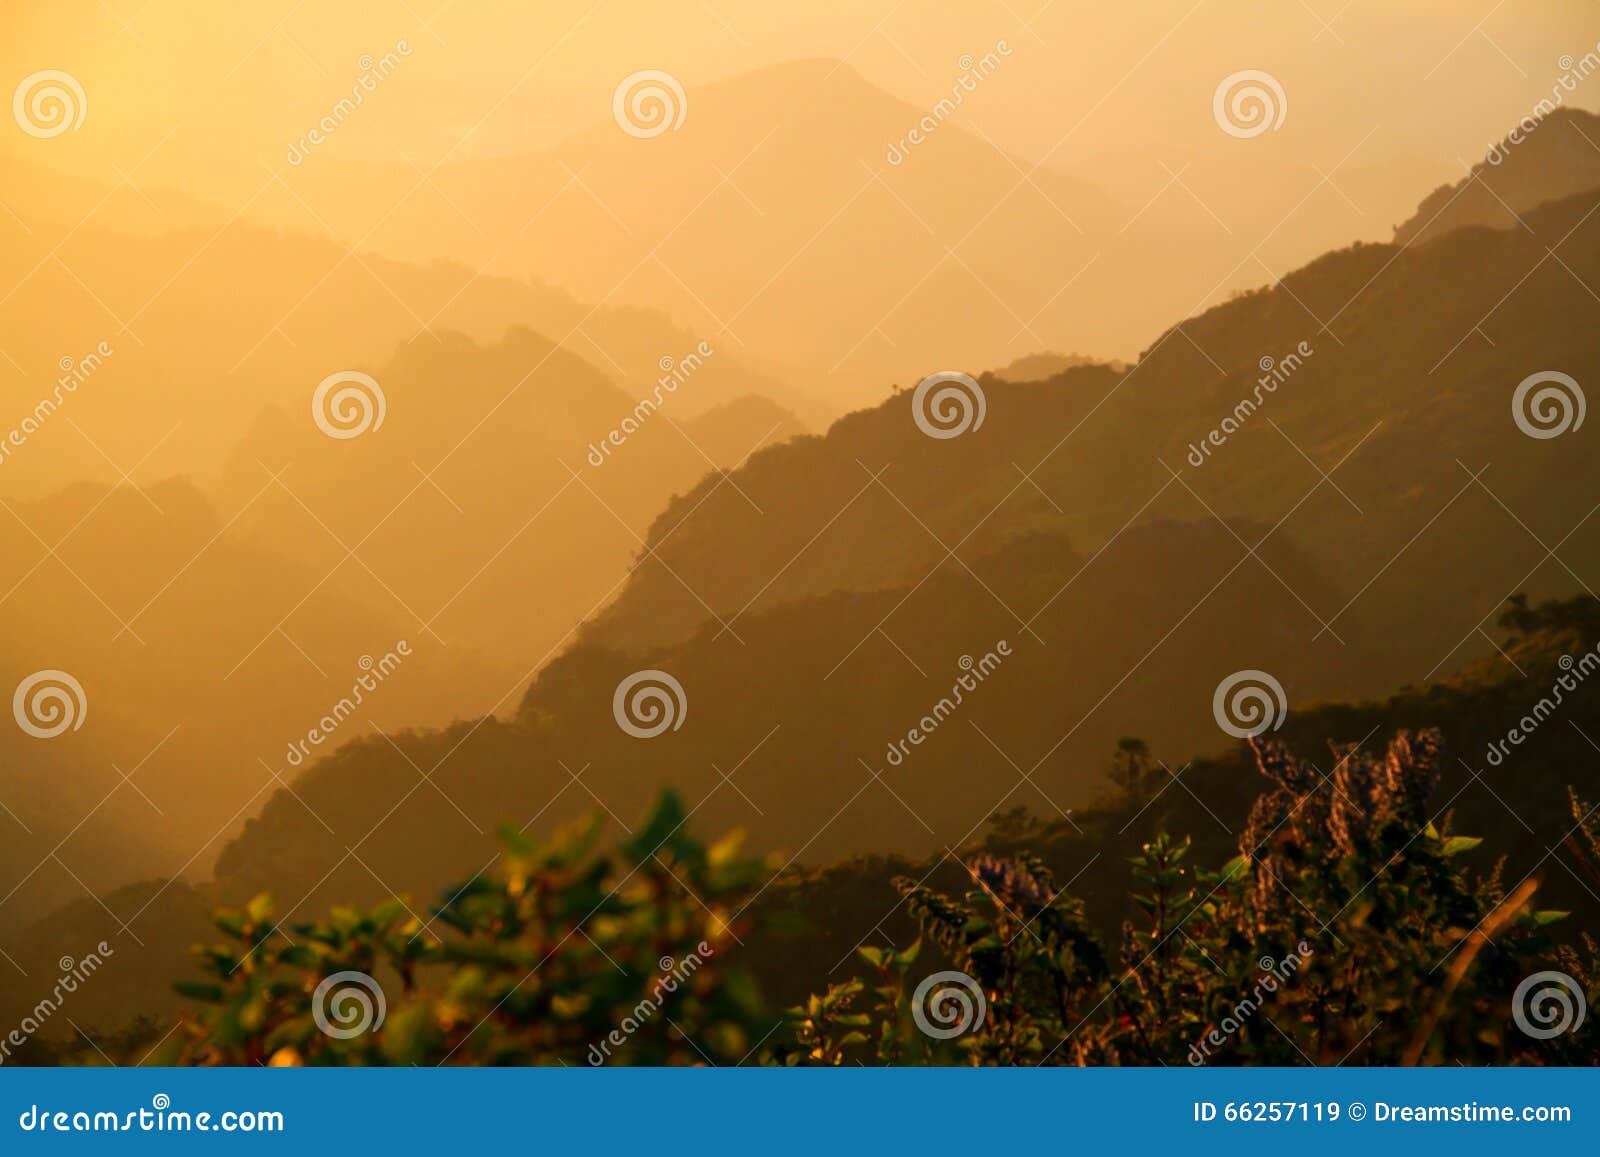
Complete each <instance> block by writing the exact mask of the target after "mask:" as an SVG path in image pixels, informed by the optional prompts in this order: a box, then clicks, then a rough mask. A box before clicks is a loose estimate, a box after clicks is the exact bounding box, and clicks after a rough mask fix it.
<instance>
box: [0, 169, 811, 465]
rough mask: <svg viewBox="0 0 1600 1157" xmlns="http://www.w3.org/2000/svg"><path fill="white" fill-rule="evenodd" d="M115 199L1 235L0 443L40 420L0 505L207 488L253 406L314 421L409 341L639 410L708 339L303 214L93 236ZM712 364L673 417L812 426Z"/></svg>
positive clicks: (755, 377)
mask: <svg viewBox="0 0 1600 1157" xmlns="http://www.w3.org/2000/svg"><path fill="white" fill-rule="evenodd" d="M115 193H116V191H112V192H111V193H108V194H106V196H107V197H108V198H110V200H109V201H108V203H107V207H106V208H105V209H102V210H100V211H98V212H97V213H95V214H94V215H93V216H91V217H89V218H88V219H87V221H86V222H85V223H83V224H82V225H80V226H79V227H76V228H69V227H68V226H66V225H61V224H57V223H54V222H53V221H52V220H51V219H50V218H31V219H23V218H18V219H17V220H15V221H11V220H10V219H7V220H6V221H3V222H0V230H5V229H7V228H9V232H10V234H11V236H10V237H8V244H7V245H5V246H0V278H3V280H4V285H5V287H6V289H5V291H4V292H3V293H0V329H3V330H4V332H5V333H6V340H5V343H4V350H5V355H6V356H5V358H3V359H0V440H4V436H5V435H7V434H9V433H10V432H11V431H13V430H20V428H21V427H22V426H23V425H24V424H25V423H27V422H28V420H29V419H30V418H33V417H35V415H36V414H38V413H40V412H46V420H44V421H42V422H39V423H38V429H37V430H36V431H33V432H31V433H29V434H27V436H26V437H25V439H24V441H23V444H20V445H8V446H7V447H6V449H7V453H6V454H5V455H4V456H3V457H0V493H6V494H12V495H23V494H27V495H31V496H39V495H42V494H45V493H48V492H50V491H52V490H55V489H57V488H59V487H61V486H63V485H66V484H68V483H70V482H73V481H77V480H81V479H85V478H92V479H102V480H108V481H116V480H118V479H119V478H120V474H119V473H118V471H119V470H129V471H137V470H139V469H140V468H141V467H142V468H143V470H144V476H145V477H149V476H150V475H151V474H152V473H156V474H162V473H164V474H174V473H185V474H191V475H194V476H196V477H199V478H202V479H206V478H210V477H211V476H213V475H214V474H215V472H216V471H217V470H218V469H219V468H220V467H221V466H222V464H223V462H224V461H225V459H226V456H227V454H228V451H229V449H230V448H231V447H232V445H233V442H234V441H235V440H236V438H237V437H238V436H239V435H240V434H242V433H243V432H244V431H245V430H246V428H247V427H248V426H249V424H250V423H251V422H252V421H254V420H255V419H256V417H257V416H258V415H259V413H260V412H261V410H262V409H263V408H264V407H267V406H281V407H283V408H285V409H286V410H288V411H290V412H292V413H295V414H305V413H309V409H310V399H311V396H312V393H313V391H314V390H315V389H316V386H317V384H318V383H319V382H321V381H323V380H324V379H325V378H327V377H328V376H329V375H330V374H333V373H337V372H340V371H346V370H357V369H362V368H366V369H368V370H371V369H373V368H374V367H378V366H381V365H383V364H384V363H385V362H387V361H388V360H389V358H390V357H391V356H392V355H393V353H394V351H395V349H396V348H397V347H398V346H401V345H403V344H407V343H410V342H412V341H414V340H416V339H419V338H420V339H423V340H426V341H430V342H436V343H440V344H443V343H444V342H445V340H446V337H447V335H449V334H451V333H462V334H465V335H467V336H468V337H471V338H473V339H474V340H477V341H482V342H498V341H499V340H500V339H501V338H502V337H503V336H504V335H505V334H506V332H507V331H508V330H509V329H512V328H515V327H519V326H521V327H530V328H533V329H535V330H537V331H538V332H540V333H543V334H545V335H547V338H548V340H550V341H552V342H556V343H559V344H560V345H561V346H562V347H563V348H564V349H565V350H567V351H568V352H569V353H571V354H572V355H573V356H575V357H578V358H581V359H583V360H584V361H585V362H587V363H589V364H590V365H591V366H593V367H595V368H596V369H597V370H598V371H599V373H601V374H603V375H605V376H606V377H608V378H610V379H611V380H612V381H614V382H615V383H616V384H617V386H618V388H619V389H620V390H622V392H624V393H625V394H626V395H628V396H629V397H631V398H633V399H634V400H636V401H637V400H639V399H642V398H645V397H647V396H650V395H651V394H652V393H654V391H655V390H656V387H657V383H658V381H659V379H660V378H661V377H662V376H663V370H662V368H661V365H662V362H663V360H664V359H666V360H670V361H673V362H674V363H675V362H676V360H677V359H680V358H682V357H684V356H685V355H687V354H690V353H692V352H693V351H695V350H696V349H697V348H698V344H699V343H700V342H701V341H702V340H704V339H703V338H702V337H700V336H697V335H694V334H691V333H689V332H688V331H687V330H685V329H682V328H680V327H678V326H675V325H673V324H672V323H670V322H669V321H668V320H667V319H666V318H665V317H664V316H663V315H662V314H661V313H659V312H655V311H651V310H647V309H642V308H638V307H633V306H628V307H619V306H612V305H605V304H603V303H602V304H599V305H590V304H586V303H584V302H582V301H579V300H577V299H575V298H573V297H572V296H570V295H569V294H566V293H564V292H562V291H559V290H556V289H553V288H551V287H550V286H548V285H546V284H542V283H538V282H534V281H530V280H526V279H514V278H509V277H504V276H495V275H493V274H491V273H486V272H485V271H484V270H481V269H478V270H474V269H471V268H468V267H467V266H465V265H462V264H459V263H454V262H449V261H433V262H430V263H429V264H427V265H413V264H407V263H403V262H395V261H391V260H386V259H383V258H380V257H377V256H373V255H370V254H365V253H359V252H352V251H351V250H350V249H349V248H348V247H346V246H345V245H341V244H338V243H336V242H333V241H331V240H328V239H325V238H322V237H319V236H312V235H308V234H307V233H306V232H305V231H304V230H306V229H309V230H311V231H312V232H314V233H320V230H321V226H320V225H318V224H317V222H316V221H315V220H314V219H313V218H311V217H310V216H309V215H304V210H303V209H302V210H301V212H302V214H303V216H302V218H301V220H300V221H298V222H296V223H295V224H296V225H297V226H298V228H297V229H296V230H295V231H292V232H291V231H271V230H264V229H262V228H260V227H258V226H252V225H250V224H248V223H247V222H245V221H242V220H233V221H231V222H230V221H224V222H222V223H221V224H220V225H219V226H218V227H217V228H215V229H211V228H194V227H190V228H186V229H172V228H170V227H169V228H167V229H166V230H165V231H161V232H146V233H139V232H135V231H133V229H132V228H131V227H130V229H129V230H128V231H119V230H115V229H109V228H105V227H102V225H101V223H100V218H101V216H102V215H107V216H109V217H110V218H111V219H112V220H116V221H124V220H125V219H126V213H124V212H121V211H119V212H115V213H113V209H114V208H117V207H119V206H120V204H121V199H122V198H126V197H131V196H133V195H132V194H131V193H130V192H128V191H125V190H124V191H122V192H121V194H120V196H117V195H115ZM147 212H149V213H152V214H153V213H154V211H153V210H147ZM146 224H149V223H148V222H147V223H146ZM24 230H26V232H24ZM710 348H713V349H714V351H715V353H714V356H712V357H709V358H702V359H701V361H702V364H701V365H700V366H699V367H698V368H697V370H696V372H695V375H694V387H693V389H683V390H680V391H678V395H677V398H676V401H677V402H678V405H679V408H680V410H681V414H682V416H693V415H696V414H699V413H702V412H704V411H706V410H709V409H712V408H714V407H716V406H718V405H721V404H722V403H724V402H728V401H732V400H734V399H737V398H740V397H743V396H745V395H748V394H751V393H756V394H761V395H764V396H767V397H769V398H771V399H773V400H774V402H776V403H777V404H780V405H783V406H785V407H786V408H788V409H792V410H795V411H796V412H798V413H800V414H802V415H803V416H802V419H801V420H802V421H804V422H808V423H809V422H812V421H816V420H822V419H825V418H826V416H827V413H828V412H827V411H825V410H824V409H822V408H820V407H819V406H818V404H817V402H816V400H815V399H814V398H812V397H810V396H808V395H807V394H806V393H805V392H804V391H796V390H793V389H791V388H790V387H788V386H786V385H785V384H784V383H782V382H780V381H778V380H777V379H775V378H774V377H773V376H772V375H770V374H766V373H762V372H760V371H758V370H756V369H754V368H753V367H751V366H750V365H749V364H748V362H746V361H745V360H744V359H743V358H742V357H741V354H740V352H739V350H738V349H737V347H736V346H734V345H733V344H732V343H721V342H713V343H711V347H710ZM41 404H43V405H44V406H45V411H41V410H40V407H41ZM440 452H441V453H442V452H443V451H442V449H441V451H440ZM108 460H109V461H108ZM427 464H428V465H430V466H431V465H433V464H434V463H433V461H432V460H429V461H427Z"/></svg>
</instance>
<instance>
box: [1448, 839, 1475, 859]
mask: <svg viewBox="0 0 1600 1157" xmlns="http://www.w3.org/2000/svg"><path fill="white" fill-rule="evenodd" d="M1481 843H1483V841H1482V840H1481V839H1479V838H1478V837H1477V836H1451V837H1450V838H1449V839H1448V840H1446V841H1445V842H1444V848H1443V849H1442V850H1441V852H1440V854H1441V855H1443V856H1445V857H1449V856H1459V855H1460V854H1461V853H1462V852H1470V851H1472V849H1473V848H1475V847H1477V846H1478V845H1479V844H1481Z"/></svg>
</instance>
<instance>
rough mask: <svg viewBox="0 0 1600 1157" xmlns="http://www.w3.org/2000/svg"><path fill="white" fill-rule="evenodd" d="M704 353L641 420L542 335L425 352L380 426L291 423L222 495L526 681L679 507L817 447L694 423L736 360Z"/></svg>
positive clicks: (232, 473)
mask: <svg viewBox="0 0 1600 1157" xmlns="http://www.w3.org/2000/svg"><path fill="white" fill-rule="evenodd" d="M698 349H702V350H710V349H711V347H709V346H704V345H703V346H700V347H698ZM696 350H697V347H694V346H691V347H688V348H687V349H686V350H683V351H680V355H689V356H687V357H680V360H679V361H677V362H676V363H673V364H674V369H673V371H672V372H671V373H667V372H664V370H663V367H662V366H661V365H658V366H657V367H656V370H657V373H658V376H659V382H664V383H666V385H665V387H662V386H660V385H659V384H658V386H657V387H656V388H655V389H654V390H653V391H652V396H651V397H650V398H648V399H646V402H647V404H641V403H640V402H638V401H636V399H635V398H634V397H633V396H632V395H631V394H630V393H628V392H626V391H624V390H623V389H622V388H620V387H619V386H617V385H615V384H613V383H612V382H611V381H610V380H608V378H607V377H606V376H605V375H604V374H602V373H601V372H599V371H598V370H596V369H595V368H594V367H593V366H592V365H591V364H590V363H589V362H587V361H586V360H584V359H582V358H580V357H577V356H575V355H574V354H573V353H571V352H569V351H568V350H566V349H565V348H562V347H560V346H557V345H555V344H553V343H552V342H551V341H550V339H548V338H546V337H544V336H541V335H539V334H536V333H534V332H532V331H531V330H527V329H517V330H513V331H511V332H509V333H508V334H507V335H506V336H505V338H504V340H502V341H500V342H498V343H496V344H494V345H491V346H480V345H478V344H477V343H475V342H473V341H471V340H469V339H467V338H465V337H462V336H460V335H450V334H446V335H441V336H440V337H438V338H432V337H419V338H417V339H416V340H414V341H412V342H410V343H409V344H407V345H406V346H404V347H402V348H401V349H400V350H398V351H397V352H396V354H395V356H394V357H393V358H391V359H390V360H389V361H388V362H386V363H384V364H383V365H382V366H381V367H377V368H376V369H375V375H376V376H375V380H376V381H377V382H379V384H380V391H381V393H382V395H383V399H384V405H385V413H384V417H383V421H382V424H381V425H376V424H375V425H374V427H373V428H372V429H370V430H369V431H367V432H365V433H363V434H361V435H360V436H358V437H354V438H331V437H328V436H327V434H326V432H325V431H324V430H323V429H322V428H321V426H320V425H319V421H322V420H326V419H328V417H329V415H327V414H322V415H319V414H316V413H314V412H313V410H312V408H311V407H310V406H304V405H302V406H296V407H295V408H293V409H292V410H285V409H279V408H273V409H271V410H269V411H267V412H265V413H263V414H262V415H261V416H260V417H259V418H258V420H257V421H256V422H255V423H254V425H253V426H252V427H251V428H250V430H249V431H248V432H247V433H246V435H245V437H244V438H243V439H242V440H241V441H240V443H239V444H238V446H236V447H235V449H234V451H233V452H232V454H231V455H230V458H229V461H228V464H227V466H226V467H225V469H224V471H223V475H222V480H221V481H220V483H219V484H218V492H219V494H221V495H222V498H223V502H224V505H225V506H226V508H227V509H230V510H241V511H242V514H241V515H240V517H239V518H238V519H237V520H236V522H235V523H234V526H233V533H235V534H237V535H239V536H241V537H244V538H246V539H248V540H249V541H251V542H253V543H255V544H256V545H257V546H258V547H259V548H260V549H262V550H264V551H270V552H272V553H275V554H278V555H282V556H284V557H294V558H298V559H300V560H301V561H302V562H303V563H304V564H305V565H307V566H309V567H311V568H312V569H313V570H314V571H315V572H316V573H317V574H318V575H325V576H326V580H325V581H326V582H327V586H328V589H330V590H333V591H338V592H341V593H342V594H343V595H344V596H345V597H347V598H349V599H351V600H354V601H358V602H362V603H366V604H369V605H379V606H386V607H390V608H392V609H393V610H394V611H395V612H396V613H398V614H401V615H403V616H405V617H406V618H407V619H408V620H409V621H410V622H411V624H412V627H411V629H412V630H413V632H414V633H416V634H417V635H418V636H419V639H422V640H426V641H427V642H430V643H433V644H435V645H438V646H443V647H458V646H463V647H465V648H467V649H468V650H470V651H475V652H477V653H480V654H483V655H486V656H490V657H492V658H493V659H494V660H495V661H496V662H497V663H501V664H504V667H503V669H505V670H507V671H511V672H513V675H515V674H517V673H521V674H522V676H523V678H526V677H527V676H528V675H531V674H532V673H533V669H534V668H535V666H536V664H537V663H539V662H541V661H542V658H548V657H549V656H550V655H551V654H553V653H555V651H557V650H558V649H560V648H561V647H562V646H563V645H564V644H565V642H566V641H567V640H568V639H569V638H570V637H571V635H572V633H573V631H574V630H575V629H576V626H577V625H578V624H579V623H581V622H582V621H583V620H584V619H585V618H586V617H587V616H588V615H589V614H591V613H592V612H593V611H594V610H595V609H596V607H598V606H599V605H601V604H603V603H604V602H605V601H606V599H607V597H608V594H609V592H613V591H615V590H616V589H618V587H620V586H621V584H622V583H623V581H624V580H625V578H626V576H627V575H628V573H629V569H630V567H631V565H632V563H633V560H634V557H635V555H636V554H637V552H638V551H639V549H640V547H641V545H642V542H643V535H644V532H645V531H646V529H647V528H648V527H649V526H650V524H651V522H652V521H653V520H654V519H655V517H656V516H657V515H658V514H659V513H660V511H661V509H662V507H663V505H665V504H666V503H667V502H668V500H669V499H670V498H671V497H672V496H674V495H675V494H676V493H680V492H683V491H687V490H689V489H690V488H691V487H692V486H694V485H695V483H697V482H698V481H699V480H700V479H701V478H702V477H705V476H706V475H707V472H708V471H715V470H718V469H720V468H722V467H724V466H732V465H734V464H736V463H737V462H739V461H740V460H741V459H742V458H744V457H745V456H746V455H748V454H750V453H751V452H753V451H755V450H757V449H758V448H760V447H762V446H764V445H771V444H773V443H774V442H776V441H779V440H781V439H783V438H786V437H789V436H791V435H793V434H794V433H796V432H798V431H799V430H800V429H801V427H800V425H799V423H798V421H797V420H796V419H795V418H794V417H793V415H792V414H790V413H788V412H787V411H785V410H783V409H782V408H781V407H778V406H777V405H776V404H775V403H773V402H771V401H768V400H764V399H758V398H751V397H746V398H744V399H741V400H738V401H734V402H730V403H727V404H725V405H717V406H712V407H711V408H710V409H709V410H706V411H703V412H701V413H699V414H698V415H696V414H695V411H694V410H693V409H691V407H692V406H693V405H694V404H695V403H696V402H698V403H699V404H700V405H701V406H704V404H705V401H704V399H703V398H698V397H697V395H698V393H699V392H700V391H701V390H702V384H703V378H702V374H708V373H709V371H710V368H711V367H712V366H713V365H714V364H715V362H716V358H717V356H719V355H718V354H717V353H716V352H715V351H713V352H712V353H710V355H709V356H702V355H701V354H699V353H697V352H696ZM356 388H357V389H358V390H361V391H367V392H370V391H369V390H368V388H367V387H365V386H358V387H356ZM330 409H331V406H330ZM263 490H265V493H263ZM419 544H425V545H424V547H423V549H420V550H419V549H418V547H419ZM519 689H520V688H519V687H518V686H515V685H514V684H513V683H512V682H510V681H508V682H507V683H506V685H504V686H502V687H500V688H498V689H497V694H496V696H495V697H493V698H490V699H487V700H485V701H483V703H482V704H481V705H480V709H490V710H492V709H494V707H495V705H496V704H497V703H499V702H508V701H511V697H512V696H513V694H514V692H516V691H517V690H519Z"/></svg>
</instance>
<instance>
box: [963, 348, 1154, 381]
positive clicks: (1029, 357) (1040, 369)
mask: <svg viewBox="0 0 1600 1157" xmlns="http://www.w3.org/2000/svg"><path fill="white" fill-rule="evenodd" d="M1095 364H1096V362H1095V359H1094V358H1086V357H1082V356H1081V355H1079V354H1058V353H1036V354H1024V355H1023V356H1022V357H1020V358H1017V359H1015V360H1014V361H1012V362H1011V363H1010V364H1008V365H1004V366H1001V367H1000V368H999V369H997V370H995V371H994V376H995V377H997V378H999V379H1000V380H1001V381H1003V382H1044V381H1049V380H1050V379H1051V378H1058V377H1060V376H1061V375H1062V374H1064V373H1066V372H1067V371H1068V370H1075V369H1077V368H1078V367H1079V366H1092V365H1095ZM1109 364H1110V366H1111V368H1112V369H1113V370H1116V371H1118V372H1126V371H1127V369H1128V367H1127V366H1125V365H1123V364H1121V363H1120V362H1111V363H1109Z"/></svg>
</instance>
